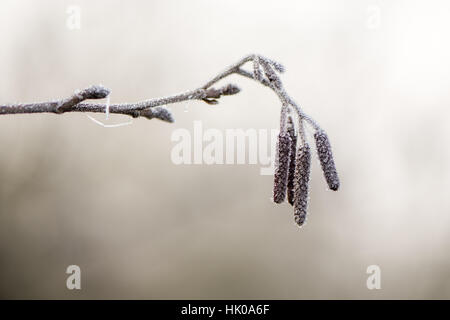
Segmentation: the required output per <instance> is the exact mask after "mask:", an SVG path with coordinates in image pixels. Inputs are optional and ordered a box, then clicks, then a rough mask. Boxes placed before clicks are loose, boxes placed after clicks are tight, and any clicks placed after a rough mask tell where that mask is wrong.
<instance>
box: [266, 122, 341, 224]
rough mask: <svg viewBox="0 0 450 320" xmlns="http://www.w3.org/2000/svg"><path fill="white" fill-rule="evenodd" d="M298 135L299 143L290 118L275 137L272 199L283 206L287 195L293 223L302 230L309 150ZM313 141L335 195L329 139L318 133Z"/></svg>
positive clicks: (307, 185) (333, 165) (308, 173)
mask: <svg viewBox="0 0 450 320" xmlns="http://www.w3.org/2000/svg"><path fill="white" fill-rule="evenodd" d="M299 121H303V120H302V119H300V120H299ZM298 128H301V129H300V130H303V124H300V125H299V126H298ZM300 134H301V137H302V139H298V135H297V132H296V129H295V125H294V121H293V118H292V116H289V117H288V120H287V126H286V129H285V131H280V134H279V136H278V143H277V148H276V150H277V154H276V161H275V174H274V187H273V199H274V202H275V203H282V202H284V200H285V195H286V193H287V200H288V202H289V204H291V205H292V206H293V207H294V220H295V222H296V223H297V224H298V225H299V226H302V225H304V223H305V222H306V216H307V212H308V189H309V179H310V171H311V148H310V147H309V144H308V142H307V141H306V139H305V134H304V132H301V133H300ZM314 140H315V144H316V151H317V156H318V158H319V161H320V165H321V167H322V171H323V174H324V177H325V180H326V182H327V184H328V187H329V188H330V189H331V190H334V191H336V190H338V189H339V178H338V175H337V171H336V166H335V164H334V160H333V154H332V151H331V145H330V141H329V139H328V136H327V134H326V133H325V131H323V130H322V129H318V130H317V131H316V132H315V133H314ZM297 141H299V142H297ZM297 144H298V146H297Z"/></svg>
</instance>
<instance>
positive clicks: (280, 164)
mask: <svg viewBox="0 0 450 320" xmlns="http://www.w3.org/2000/svg"><path fill="white" fill-rule="evenodd" d="M291 142H292V141H291V137H290V136H289V134H288V133H286V132H280V134H279V135H278V143H277V158H276V161H275V174H274V183H273V201H274V202H275V203H282V202H283V201H284V199H285V197H286V187H287V178H288V171H289V161H290V153H291Z"/></svg>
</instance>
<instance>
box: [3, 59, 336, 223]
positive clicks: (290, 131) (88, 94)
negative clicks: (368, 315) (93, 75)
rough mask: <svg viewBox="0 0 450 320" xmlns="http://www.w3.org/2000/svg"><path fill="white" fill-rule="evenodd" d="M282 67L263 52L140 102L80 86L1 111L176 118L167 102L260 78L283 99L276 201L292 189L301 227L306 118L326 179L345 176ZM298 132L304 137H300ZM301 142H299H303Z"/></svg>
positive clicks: (212, 96) (209, 99)
mask: <svg viewBox="0 0 450 320" xmlns="http://www.w3.org/2000/svg"><path fill="white" fill-rule="evenodd" d="M247 62H252V66H253V70H252V71H253V72H250V71H247V70H245V69H243V68H242V66H243V65H244V64H246V63H247ZM282 72H284V67H283V66H282V65H281V64H280V63H278V62H275V61H273V60H271V59H268V58H265V57H263V56H261V55H256V54H252V55H248V56H246V57H244V58H242V59H241V60H239V61H238V62H236V63H235V64H233V65H231V66H230V67H228V68H227V69H225V70H224V71H222V72H220V73H219V74H217V75H216V76H215V77H214V78H212V79H211V80H209V81H208V82H206V83H205V84H204V85H203V86H202V87H199V88H197V89H194V90H190V91H187V92H184V93H180V94H176V95H172V96H168V97H162V98H156V99H150V100H145V101H141V102H137V103H120V104H111V105H109V103H108V104H104V103H86V102H85V100H89V99H103V98H105V97H107V96H108V95H109V93H110V91H109V90H108V89H106V88H105V87H103V86H101V85H98V86H91V87H89V88H86V89H84V90H81V91H76V92H75V93H74V94H73V95H72V96H70V97H68V98H66V99H62V100H58V101H50V102H41V103H28V104H10V105H0V114H18V113H44V112H49V113H56V114H62V113H66V112H100V113H103V112H107V111H109V112H110V113H116V114H124V115H128V116H132V117H134V118H137V117H145V118H147V119H153V118H155V119H160V120H163V121H167V122H173V121H174V119H173V116H172V114H171V113H170V111H169V110H167V109H166V108H164V107H162V106H165V105H168V104H172V103H176V102H182V101H187V100H200V101H204V102H205V103H207V104H217V103H218V102H219V99H220V98H221V97H222V96H224V95H234V94H236V93H238V92H239V91H240V89H239V88H238V87H237V86H236V85H234V84H228V85H226V86H223V87H220V88H219V89H215V88H213V87H212V86H213V85H215V84H216V83H217V82H219V81H220V80H222V79H224V78H226V77H228V76H230V75H232V74H237V75H240V76H243V77H245V78H249V79H252V80H255V81H257V82H258V83H260V84H262V85H264V86H266V87H268V88H270V89H271V90H272V91H273V92H275V94H276V95H277V96H278V98H279V99H280V102H281V115H280V134H279V136H278V143H277V155H276V160H275V174H274V189H273V191H274V201H275V202H276V203H281V202H283V201H284V199H285V196H286V194H288V199H289V198H290V199H289V203H290V204H292V205H293V206H294V216H295V221H296V223H297V224H298V225H299V226H301V225H303V224H304V223H305V221H306V213H307V208H308V183H309V174H310V173H309V171H310V161H311V156H310V149H309V145H308V143H307V141H306V134H305V127H304V122H306V123H308V124H309V125H311V126H312V127H313V129H314V130H315V134H314V139H315V143H316V149H317V154H318V156H319V161H320V163H321V167H322V171H323V172H324V176H325V180H326V181H327V183H328V186H329V188H330V189H331V190H335V191H336V190H337V189H338V188H339V178H338V175H337V172H336V168H335V164H334V160H333V155H332V152H331V145H330V142H329V139H328V136H327V134H326V133H325V131H323V130H322V129H321V128H320V126H319V125H318V124H317V122H315V121H314V120H313V119H312V118H311V117H310V116H308V115H307V114H305V113H304V112H303V110H302V109H301V108H300V106H299V105H298V104H297V103H296V102H295V101H294V100H293V99H292V98H291V97H290V96H289V95H288V94H287V92H286V90H285V89H284V87H283V83H282V82H281V79H280V77H279V76H278V74H277V73H282ZM292 111H295V113H296V114H297V117H298V121H297V122H295V123H294V121H293V116H294V115H293V114H292ZM297 133H298V135H299V136H300V139H297ZM297 141H299V143H298V144H299V145H298V146H297ZM296 150H297V152H296ZM286 191H287V192H286Z"/></svg>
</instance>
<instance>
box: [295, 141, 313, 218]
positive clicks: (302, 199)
mask: <svg viewBox="0 0 450 320" xmlns="http://www.w3.org/2000/svg"><path fill="white" fill-rule="evenodd" d="M310 168H311V150H310V148H309V145H308V144H305V145H304V146H302V147H300V148H299V150H298V152H297V159H296V167H295V177H294V219H295V222H296V223H297V224H298V225H299V226H302V225H303V224H304V223H305V221H306V214H307V211H308V188H309V175H310Z"/></svg>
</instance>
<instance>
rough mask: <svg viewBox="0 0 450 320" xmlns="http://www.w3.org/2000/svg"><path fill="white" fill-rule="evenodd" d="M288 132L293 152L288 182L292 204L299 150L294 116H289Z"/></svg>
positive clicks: (292, 202) (288, 192) (290, 202)
mask: <svg viewBox="0 0 450 320" xmlns="http://www.w3.org/2000/svg"><path fill="white" fill-rule="evenodd" d="M287 132H288V134H289V137H291V154H290V161H289V172H288V182H287V198H288V202H289V204H291V205H294V180H295V178H294V177H295V156H296V151H297V135H296V134H295V128H294V124H293V122H292V117H289V118H288V127H287Z"/></svg>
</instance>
